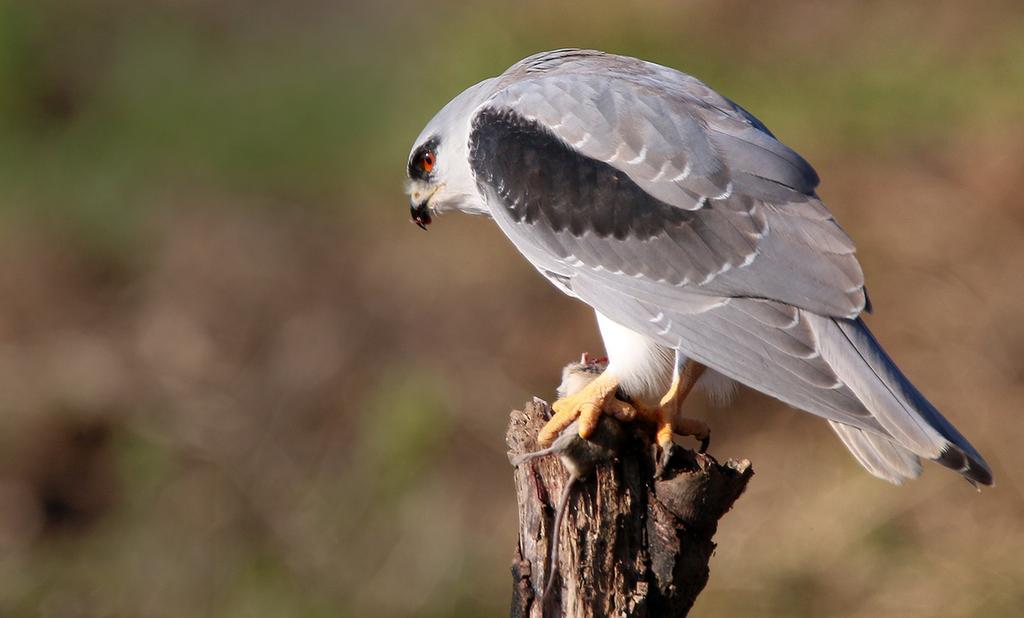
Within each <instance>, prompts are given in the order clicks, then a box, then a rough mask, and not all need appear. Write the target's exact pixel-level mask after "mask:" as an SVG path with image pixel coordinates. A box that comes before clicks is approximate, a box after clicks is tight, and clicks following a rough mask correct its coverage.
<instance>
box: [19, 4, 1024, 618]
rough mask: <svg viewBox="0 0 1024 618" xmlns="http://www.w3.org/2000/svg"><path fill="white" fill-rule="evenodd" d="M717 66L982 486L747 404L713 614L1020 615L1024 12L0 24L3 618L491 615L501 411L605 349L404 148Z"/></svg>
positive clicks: (535, 13)
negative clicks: (553, 83)
mask: <svg viewBox="0 0 1024 618" xmlns="http://www.w3.org/2000/svg"><path fill="white" fill-rule="evenodd" d="M564 46H583V47H597V48H602V49H606V50H609V51H614V52H619V53H626V54H630V55H637V56H641V57H644V58H647V59H650V60H654V61H658V62H661V63H663V64H668V65H671V66H674V67H677V68H680V69H683V70H685V71H688V72H691V73H694V74H696V75H698V76H700V77H701V78H703V79H704V80H705V81H707V82H708V83H710V84H711V85H712V86H714V87H715V88H717V89H719V90H720V91H721V92H723V93H724V94H726V95H728V96H730V97H732V98H734V99H735V100H737V101H739V102H740V103H741V104H743V105H744V106H746V107H747V108H749V109H750V110H751V111H753V112H754V113H755V114H757V115H758V116H759V117H760V118H761V119H762V120H764V121H765V122H766V123H767V124H768V125H769V126H770V127H771V128H772V129H773V130H774V131H775V133H776V134H778V135H780V136H781V137H782V139H783V140H784V141H786V142H787V143H788V144H790V145H791V146H793V147H795V148H796V149H798V150H799V151H800V152H802V153H803V154H804V155H805V156H807V157H808V158H809V159H810V160H811V161H812V162H813V163H814V164H815V165H816V167H817V169H818V171H819V172H820V173H821V176H822V178H823V179H824V181H823V184H822V187H821V193H822V195H823V196H824V198H825V199H826V201H827V202H828V204H829V205H830V206H831V208H832V209H833V211H834V212H835V213H836V216H837V217H838V219H839V221H840V222H841V223H843V225H844V226H845V227H846V228H847V230H848V231H849V232H850V233H851V234H852V235H853V237H854V238H855V239H856V240H857V241H858V245H859V248H860V255H861V259H862V262H863V265H864V267H865V271H866V273H867V277H868V283H869V288H870V290H871V295H872V299H873V301H874V305H875V309H876V314H875V315H874V316H873V317H871V318H870V323H871V325H872V328H873V329H875V331H876V333H877V334H878V335H879V337H880V338H881V339H882V340H883V342H885V343H886V344H887V346H888V348H889V350H890V352H891V353H892V354H893V356H894V357H895V358H896V359H897V360H898V361H899V362H900V364H901V365H902V366H903V367H904V369H905V370H906V371H907V373H908V374H909V375H910V376H911V377H912V378H913V379H914V380H915V381H916V382H917V383H918V385H919V386H920V387H921V388H922V389H923V390H924V391H925V392H926V393H928V395H929V396H930V398H931V399H932V400H933V401H934V402H935V403H936V404H937V405H938V407H939V408H940V409H941V410H943V411H944V412H945V413H946V414H947V416H949V417H950V418H951V419H952V420H953V421H954V422H955V423H956V424H957V425H958V426H959V427H960V428H961V429H962V430H963V432H964V433H965V434H966V435H967V436H968V437H969V438H970V439H971V440H972V441H973V442H974V444H975V445H976V446H977V447H978V448H979V449H980V450H981V451H982V453H984V454H985V456H986V457H987V458H988V460H989V462H990V463H991V464H992V466H993V468H994V470H995V474H996V479H997V483H998V486H997V487H996V488H995V489H994V490H991V491H985V492H984V493H981V494H980V495H979V494H977V493H975V492H974V491H973V490H972V489H971V488H970V487H969V486H968V485H967V484H966V483H964V482H963V481H962V480H960V479H959V478H957V476H956V475H954V474H952V473H949V472H947V471H944V470H942V469H940V468H939V467H937V466H934V465H929V466H928V467H927V469H926V473H925V475H924V477H923V478H922V479H921V480H919V481H917V482H914V483H911V484H909V485H907V486H904V487H902V488H896V487H891V486H889V485H887V484H885V483H883V482H881V481H877V480H875V479H873V478H872V477H870V476H868V475H867V473H865V472H863V471H861V470H860V468H859V467H858V466H857V464H856V463H855V462H854V461H853V459H852V458H851V457H850V456H849V455H848V454H847V453H846V452H845V450H844V448H843V447H842V446H841V445H840V444H839V442H838V441H837V440H836V439H835V438H834V437H833V436H832V434H831V432H830V430H829V429H828V428H827V426H826V425H825V424H824V423H822V422H820V421H818V420H816V419H814V418H813V417H811V416H809V415H804V414H799V413H796V412H794V411H793V410H790V409H787V408H786V407H785V406H783V405H781V404H778V403H776V402H773V401H771V400H769V399H767V398H765V397H762V396H760V395H757V394H755V393H752V392H749V391H744V392H742V394H741V396H740V398H739V400H738V402H737V403H736V405H734V406H731V407H729V408H727V409H714V408H708V407H706V406H705V405H704V404H703V402H698V401H697V400H696V399H695V400H694V401H693V402H692V404H691V406H692V408H691V409H692V410H693V412H694V414H697V415H700V416H703V417H705V418H707V419H709V420H710V422H711V425H712V426H713V428H714V436H715V441H714V442H713V444H712V452H713V453H714V454H716V455H717V456H719V457H720V458H725V457H748V458H750V459H751V460H752V461H753V462H754V466H755V469H756V471H757V476H756V477H755V478H754V480H753V482H752V483H751V487H750V490H749V492H748V493H747V495H746V496H744V497H743V498H742V500H741V501H740V502H739V504H738V507H737V509H736V511H735V512H733V513H731V514H729V515H728V516H727V517H726V518H725V520H724V521H723V525H722V527H721V529H720V531H719V534H718V541H719V543H720V547H719V550H718V553H717V555H716V557H715V558H714V560H713V561H712V579H711V583H710V585H709V586H708V589H707V590H706V591H705V593H704V595H703V596H702V597H701V599H700V601H699V602H698V605H697V607H696V608H695V611H694V614H695V615H700V616H734V615H777V616H822V615H843V616H879V615H882V616H888V615H922V616H931V615H943V616H1018V615H1022V612H1024V558H1022V557H1021V552H1022V551H1024V486H1022V481H1021V480H1020V479H1019V478H1018V477H1017V476H1016V473H1017V472H1018V471H1019V470H1020V469H1021V468H1022V466H1024V448H1022V446H1021V445H1022V444H1024V423H1021V422H1020V420H1018V419H1019V418H1020V416H1019V415H1020V412H1021V407H1022V404H1024V321H1022V319H1021V318H1022V313H1021V300H1022V295H1024V275H1022V268H1024V242H1022V241H1024V204H1022V203H1021V199H1020V189H1019V187H1020V185H1021V183H1022V182H1024V165H1022V160H1024V123H1022V121H1021V111H1022V107H1024V8H1022V5H1021V4H1020V3H1019V2H1010V1H1006V2H987V3H970V4H968V3H963V2H953V1H946V2H916V3H895V2H890V3H882V2H854V1H852V0H847V1H840V2H829V3H824V2H811V1H809V0H808V1H802V2H759V3H746V2H739V1H728V2H721V1H711V0H706V1H699V2H685V3H680V2H675V1H672V2H670V1H667V0H666V1H663V2H651V3H639V2H628V1H625V2H624V1H622V0H619V1H611V0H599V1H595V2H591V3H589V6H588V7H587V8H586V9H583V8H581V7H580V6H579V4H578V3H567V4H564V5H560V4H553V3H547V2H541V1H539V0H527V1H525V2H516V3H503V2H473V3H464V2H454V1H450V2H449V1H433V2H431V1H419V2H398V1H389V0H381V1H378V2H374V3H352V4H338V3H331V2H322V1H318V0H303V1H301V2H283V1H281V2H272V1H270V0H260V1H256V2H237V1H229V0H222V1H214V2H208V1H207V2H200V1H198V0H160V1H156V2H128V1H126V0H98V1H92V2H61V1H59V0H45V1H36V2H28V1H25V2H4V3H0V187H2V190H0V240H2V242H0V615H3V616H15V617H20V616H57V617H65V616H72V617H74V616H174V617H177V616H227V617H234V616H238V617H259V616H268V617H269V616H275V617H276V616H495V615H502V614H504V613H505V612H506V611H507V600H508V596H509V590H510V582H511V580H510V575H509V571H508V567H509V564H510V560H511V555H512V553H511V550H512V546H513V543H514V535H515V508H514V496H513V492H512V483H511V473H510V470H509V466H508V463H507V461H506V459H505V454H504V445H503V438H504V433H505V426H506V421H507V412H508V410H509V409H511V408H512V407H514V406H518V405H520V404H522V402H524V401H525V400H527V399H528V398H529V397H530V396H531V395H534V394H537V395H541V396H544V397H549V398H550V397H551V394H552V390H553V387H554V385H555V384H556V382H557V379H558V373H559V369H560V367H561V365H562V364H563V363H564V362H565V361H567V360H569V359H571V358H573V357H575V356H577V355H578V354H579V352H581V351H583V350H589V351H592V352H599V351H600V342H599V339H598V337H597V333H596V329H595V326H594V323H593V322H594V321H593V318H592V314H591V313H590V311H589V310H588V309H587V308H585V307H583V306H580V305H577V304H574V303H573V302H572V301H570V300H569V299H566V298H565V297H563V296H561V295H560V294H559V293H558V292H557V291H555V290H554V289H553V288H551V287H550V286H549V285H548V284H547V283H546V282H544V281H543V280H542V279H541V278H540V277H538V276H537V275H536V274H535V273H534V272H533V271H532V269H531V268H530V267H529V266H528V265H527V264H526V262H525V261H524V260H522V259H520V258H519V257H518V256H517V255H516V254H515V253H514V251H513V250H512V249H511V247H510V246H509V244H508V243H507V242H506V240H505V239H504V238H503V237H502V236H501V235H500V233H499V232H498V231H497V229H496V228H494V227H493V225H492V224H490V223H488V222H486V221H483V220H471V219H468V218H465V217H460V216H457V215H451V216H447V217H444V218H443V219H441V220H440V221H439V222H438V223H437V225H435V226H433V227H432V228H431V231H430V233H429V234H423V233H422V232H420V231H419V230H417V229H416V228H415V227H414V226H412V225H410V224H409V223H408V221H407V218H408V207H407V203H406V200H405V198H404V196H403V195H402V181H403V174H404V168H405V161H406V157H407V154H408V150H409V148H410V146H411V142H412V139H413V138H414V137H415V135H416V134H417V133H418V132H419V130H420V128H421V127H422V126H423V124H424V123H425V122H426V121H427V120H428V119H429V118H430V117H431V116H432V115H433V114H434V112H435V111H436V110H437V109H439V108H440V106H441V105H442V104H443V103H445V102H446V101H448V100H449V99H450V98H451V97H453V96H454V95H455V94H457V93H458V92H459V91H460V90H461V89H462V88H464V87H466V86H468V85H470V84H472V83H474V82H476V81H478V80H480V79H482V78H484V77H487V76H491V75H494V74H497V73H499V72H501V71H502V70H504V68H506V67H507V66H508V65H509V64H511V63H513V62H514V61H516V60H518V59H519V58H521V57H523V56H525V55H527V54H529V53H533V52H535V51H539V50H543V49H550V48H556V47H564Z"/></svg>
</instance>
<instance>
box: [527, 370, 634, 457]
mask: <svg viewBox="0 0 1024 618" xmlns="http://www.w3.org/2000/svg"><path fill="white" fill-rule="evenodd" d="M618 388H619V381H618V379H616V378H615V376H612V375H609V374H608V373H607V372H605V373H602V374H601V375H599V376H597V377H596V378H594V380H593V381H592V382H590V384H587V385H586V386H585V387H583V389H581V390H580V391H579V392H578V393H575V394H572V395H569V396H567V397H563V398H561V399H559V400H558V401H556V402H555V403H553V404H552V405H551V409H552V410H554V412H555V414H554V416H552V417H551V420H549V421H548V422H547V424H545V425H544V427H543V428H541V430H540V433H539V434H538V435H537V442H538V443H539V444H540V445H541V446H548V445H550V444H551V443H552V442H554V441H555V438H557V437H558V434H560V433H562V430H564V429H565V428H566V427H568V426H569V425H571V424H572V422H573V421H575V420H576V419H577V418H578V419H579V421H580V422H579V433H580V437H581V438H588V437H590V435H591V434H592V433H594V430H595V429H597V424H598V422H599V421H600V420H601V415H602V414H609V415H611V416H613V417H614V418H616V419H618V420H620V421H631V420H633V419H634V418H636V410H635V409H634V408H633V406H631V405H629V404H628V403H626V402H624V401H621V400H619V399H616V398H615V391H616V389H618Z"/></svg>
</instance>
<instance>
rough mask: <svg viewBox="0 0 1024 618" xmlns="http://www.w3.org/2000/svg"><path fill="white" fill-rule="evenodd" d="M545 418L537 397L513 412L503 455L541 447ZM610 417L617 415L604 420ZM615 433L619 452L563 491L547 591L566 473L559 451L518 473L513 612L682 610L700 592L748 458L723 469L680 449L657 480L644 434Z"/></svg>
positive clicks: (743, 482)
mask: <svg viewBox="0 0 1024 618" xmlns="http://www.w3.org/2000/svg"><path fill="white" fill-rule="evenodd" d="M547 415H548V409H547V406H546V405H545V404H543V403H542V402H539V401H534V402H531V403H528V404H527V405H526V406H525V408H524V409H523V411H515V412H512V415H511V422H510V424H509V429H508V435H507V443H508V447H509V456H510V457H513V458H515V457H519V456H521V455H523V454H526V453H530V452H534V451H536V450H537V449H538V446H537V443H536V436H537V432H538V431H539V430H540V428H541V426H543V424H544V422H545V421H546V420H547ZM607 423H616V421H614V420H611V419H602V424H607ZM619 433H620V434H624V436H625V438H624V439H622V440H621V441H620V442H621V444H617V446H616V448H617V451H618V455H617V456H615V457H613V458H612V460H611V461H608V462H607V463H602V464H600V465H598V466H597V468H596V469H595V470H594V471H593V472H592V473H591V474H589V475H588V476H587V477H585V478H581V479H580V480H579V481H578V482H576V483H575V487H573V490H572V493H571V494H570V495H569V502H568V507H567V509H566V513H565V515H564V517H563V521H562V525H561V530H560V532H559V533H558V534H557V535H556V537H557V539H556V541H555V542H558V543H559V550H558V554H559V559H558V565H559V568H558V577H557V578H556V579H555V580H554V582H553V583H554V585H553V586H552V587H551V590H550V591H549V593H548V594H547V595H546V596H545V595H544V594H543V592H544V586H545V583H546V581H547V579H548V570H547V565H546V561H547V557H548V550H549V547H550V543H552V542H553V541H552V534H553V531H552V527H553V525H554V524H553V522H554V519H555V515H556V513H555V510H556V508H557V505H558V500H559V497H560V496H561V495H562V491H563V489H564V487H565V485H566V483H567V482H568V481H569V478H570V475H569V473H568V472H567V471H566V469H565V467H564V466H563V465H562V463H561V461H560V459H559V457H558V456H548V457H543V458H537V459H533V460H531V461H529V462H526V463H523V464H521V465H520V466H519V467H518V468H517V469H516V471H515V486H516V498H517V501H518V503H519V544H518V546H517V547H516V550H515V558H514V561H513V565H512V576H513V593H512V611H511V615H512V616H513V617H514V618H515V617H521V618H527V617H532V618H543V617H550V616H568V617H572V618H577V617H583V618H585V617H603V616H683V615H685V614H686V613H687V612H688V611H689V609H690V607H691V606H692V605H693V602H694V601H695V600H696V598H697V595H698V594H700V592H701V590H703V589H704V585H705V584H706V583H707V581H708V575H709V569H708V561H709V560H710V559H711V554H712V552H713V551H714V549H715V543H714V542H712V540H711V539H712V537H713V536H714V534H715V530H716V529H717V527H718V520H719V518H721V517H722V515H724V514H725V513H726V512H727V511H728V510H729V509H730V508H731V507H732V505H733V502H734V501H735V500H736V499H737V498H738V497H739V496H740V494H742V493H743V490H744V489H745V488H746V486H747V481H749V480H750V477H751V476H752V475H753V473H754V472H753V469H752V468H751V466H750V462H749V461H746V460H743V461H740V462H736V461H731V460H730V461H728V462H726V463H725V464H724V465H721V464H719V463H718V462H717V461H715V460H714V458H712V457H710V456H708V455H702V454H696V453H694V452H692V451H689V450H686V449H683V448H681V447H680V448H676V449H675V450H674V451H673V453H672V455H671V457H670V459H669V460H668V463H667V465H666V466H665V469H664V470H663V471H662V474H661V477H660V478H658V479H657V480H656V479H655V478H654V474H655V468H656V464H655V459H654V454H653V449H652V447H651V446H650V442H649V439H647V438H645V437H644V436H643V434H642V433H641V432H638V431H635V428H634V427H632V426H624V431H620V432H619ZM566 435H567V436H568V434H566ZM575 439H576V440H579V438H578V437H576V438H575Z"/></svg>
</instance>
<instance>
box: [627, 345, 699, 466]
mask: <svg viewBox="0 0 1024 618" xmlns="http://www.w3.org/2000/svg"><path fill="white" fill-rule="evenodd" d="M676 358H677V361H676V369H675V372H674V373H673V375H672V385H671V386H670V387H669V389H668V392H666V393H665V395H664V396H663V397H662V398H661V402H660V403H659V405H658V407H657V408H646V407H641V408H639V410H638V412H639V414H640V417H641V418H643V419H644V420H647V421H648V422H652V423H654V425H655V438H656V439H657V442H658V446H660V447H661V449H662V454H663V456H665V457H667V455H668V452H669V449H671V447H672V434H673V433H677V434H679V435H681V436H693V437H694V438H696V439H698V440H700V452H701V453H703V452H705V451H707V450H708V444H709V443H710V441H711V429H710V428H709V427H708V425H707V423H705V422H704V421H701V420H697V419H693V418H684V417H683V416H682V409H683V402H684V401H685V400H686V397H687V395H689V394H690V391H692V390H693V387H694V386H695V385H696V384H697V380H699V379H700V376H701V375H702V374H703V373H704V369H705V367H704V365H701V364H700V363H698V362H696V361H694V360H691V359H686V360H685V361H683V362H679V361H680V360H681V359H682V356H680V355H679V354H677V355H676Z"/></svg>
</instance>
